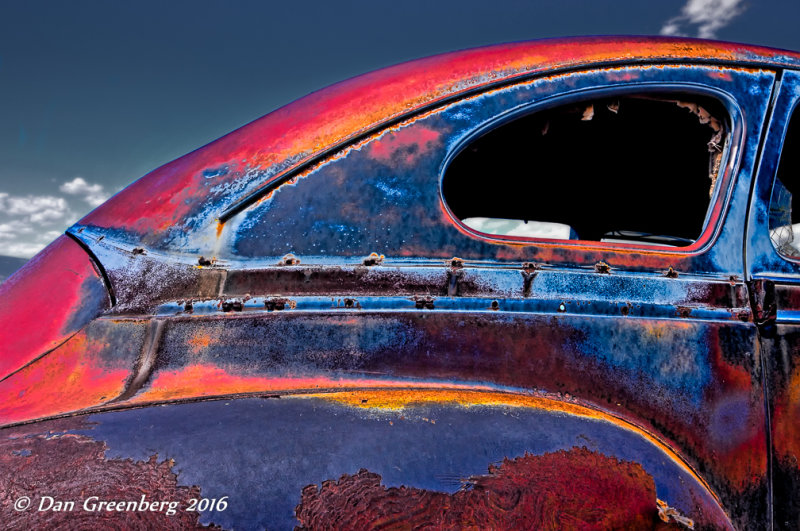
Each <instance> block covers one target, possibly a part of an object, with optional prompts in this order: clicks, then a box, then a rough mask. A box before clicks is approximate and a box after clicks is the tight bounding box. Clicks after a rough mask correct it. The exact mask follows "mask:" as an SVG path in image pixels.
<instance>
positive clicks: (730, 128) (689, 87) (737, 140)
mask: <svg viewBox="0 0 800 531" xmlns="http://www.w3.org/2000/svg"><path fill="white" fill-rule="evenodd" d="M631 66H635V65H628V66H627V68H630V67H631ZM687 66H695V65H687ZM697 66H700V67H702V68H718V69H724V68H725V67H724V66H719V67H716V66H714V65H697ZM583 72H587V73H590V72H598V70H596V69H588V70H585V71H583ZM570 75H574V72H569V73H565V74H560V75H557V76H553V78H554V79H555V78H559V77H565V76H566V77H568V76H570ZM609 81H610V82H609V83H607V84H597V85H595V86H590V87H581V88H578V89H575V90H572V91H569V92H558V93H556V94H552V95H549V96H547V97H545V98H543V99H541V100H537V101H535V102H530V103H528V104H525V105H523V106H521V107H517V108H514V109H510V110H508V111H506V112H504V113H501V114H499V115H497V116H495V117H494V118H493V119H491V120H488V121H486V122H484V123H482V124H481V125H480V126H479V127H477V128H475V129H474V130H473V131H472V132H471V133H470V134H469V135H467V136H465V137H464V138H462V139H461V140H460V141H459V142H458V143H457V144H455V145H454V146H453V147H452V148H451V149H450V151H449V152H448V154H447V156H446V157H445V158H444V160H443V162H442V165H441V167H440V169H439V196H440V201H441V204H442V208H443V209H444V211H445V212H446V213H447V215H448V216H449V217H450V219H451V220H452V222H453V223H455V224H456V226H457V227H458V228H459V230H461V231H463V232H465V233H467V234H469V235H470V236H472V237H474V238H477V239H479V240H483V241H487V242H493V243H502V244H512V245H526V246H528V245H535V246H541V247H563V248H574V249H585V250H596V251H603V250H608V251H616V250H618V251H641V252H658V253H669V254H678V255H687V254H688V255H699V254H703V253H705V252H706V251H708V250H709V249H710V248H711V247H712V246H713V245H714V243H715V242H716V240H717V238H718V236H719V233H720V232H721V229H722V225H723V222H724V219H725V215H726V213H727V210H728V209H727V207H728V205H729V203H730V201H731V196H732V195H733V191H734V188H735V181H736V178H737V175H738V170H739V164H740V162H741V161H740V160H739V159H740V157H739V154H740V153H741V152H742V148H743V145H744V142H745V137H746V135H745V129H746V127H745V122H744V116H743V112H742V109H741V107H740V105H739V103H738V102H737V100H736V97H735V95H733V94H730V93H729V92H726V91H724V90H722V89H721V88H718V87H711V86H708V85H703V84H700V83H698V82H692V81H685V82H681V81H675V80H665V81H663V82H660V81H650V82H631V83H630V84H614V83H613V80H609ZM647 93H650V94H660V95H661V94H664V95H666V94H668V93H674V94H675V95H676V96H678V95H684V96H688V95H692V94H696V95H699V96H703V97H708V98H713V99H715V100H716V101H717V102H718V103H719V104H720V105H721V106H722V107H723V108H724V109H725V110H726V111H727V116H725V117H724V119H725V120H724V121H725V126H726V128H727V142H726V146H725V149H724V151H723V154H722V159H721V162H720V166H719V174H718V176H717V180H716V182H715V186H714V191H713V193H712V195H711V197H710V198H709V203H708V207H707V209H706V214H705V218H704V221H703V229H702V231H701V233H700V235H699V236H698V238H697V239H696V240H695V242H694V243H693V244H691V245H687V246H681V247H674V246H668V245H657V244H650V243H642V242H636V241H632V242H630V243H627V242H626V243H622V242H602V241H596V240H580V239H578V240H562V239H549V238H532V237H524V236H505V235H497V234H487V233H483V232H480V231H477V230H475V229H473V228H471V227H469V226H468V225H466V224H464V223H463V222H462V221H461V220H460V219H459V218H458V217H457V216H456V215H455V214H454V213H453V211H452V210H451V209H450V207H449V205H448V204H447V201H446V199H445V197H444V193H443V186H442V183H443V180H444V176H445V173H446V172H447V169H448V168H449V166H450V164H451V163H452V161H453V160H454V159H455V158H456V157H457V156H458V155H459V154H460V153H461V152H462V151H463V150H464V149H466V148H467V147H469V145H471V143H472V142H473V141H475V140H477V139H478V138H480V137H481V136H482V135H484V134H486V133H489V132H491V131H493V130H495V129H498V128H501V127H503V126H504V125H506V124H508V123H511V122H513V121H514V120H516V119H519V118H523V117H525V116H530V115H533V114H536V113H538V112H541V111H547V110H551V109H554V108H557V107H561V106H565V105H570V104H576V103H581V102H586V101H588V100H593V99H601V98H609V97H615V96H631V95H638V94H647ZM537 221H546V220H537Z"/></svg>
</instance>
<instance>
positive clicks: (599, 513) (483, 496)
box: [295, 448, 680, 529]
mask: <svg viewBox="0 0 800 531" xmlns="http://www.w3.org/2000/svg"><path fill="white" fill-rule="evenodd" d="M295 513H296V516H297V518H298V520H300V523H301V527H300V528H299V529H383V528H387V527H388V528H395V527H397V528H403V529H417V528H425V529H463V528H475V529H680V527H678V526H677V525H675V524H672V523H667V522H664V521H662V519H661V518H660V517H659V515H660V512H659V505H658V504H657V499H656V492H655V483H654V481H653V478H652V477H651V476H650V475H649V474H648V473H647V472H645V471H644V469H643V468H642V467H641V466H640V465H639V464H637V463H631V462H627V461H619V460H617V459H615V458H613V457H607V456H605V455H603V454H601V453H598V452H593V451H590V450H588V449H586V448H573V449H571V450H568V451H566V450H561V451H558V452H553V453H548V454H543V455H538V456H537V455H528V454H526V455H524V456H522V457H518V458H516V459H513V460H512V459H505V460H504V461H503V463H502V465H500V466H499V467H498V466H490V467H489V473H488V474H487V475H485V476H473V477H471V478H469V479H468V480H467V481H465V484H464V487H463V488H462V489H461V490H459V491H458V492H456V493H455V494H447V493H443V492H435V491H429V490H424V489H418V488H414V487H390V488H386V487H384V486H383V485H381V476H380V475H378V474H375V473H372V472H369V471H368V470H365V469H361V470H360V471H359V472H358V473H356V474H354V475H348V474H345V475H343V476H342V477H341V478H340V479H339V480H338V481H333V480H329V481H325V482H323V483H322V487H321V488H318V487H317V485H309V486H307V487H305V488H304V489H303V491H302V498H301V501H300V504H299V505H298V506H297V508H296V510H295Z"/></svg>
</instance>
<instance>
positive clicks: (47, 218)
mask: <svg viewBox="0 0 800 531" xmlns="http://www.w3.org/2000/svg"><path fill="white" fill-rule="evenodd" d="M77 217H78V216H77V215H76V214H75V212H74V211H73V210H72V209H71V208H70V204H69V202H68V201H67V200H66V199H65V198H63V197H57V196H52V195H19V196H16V195H10V194H8V193H6V192H0V255H8V256H18V257H20V258H29V257H31V256H33V255H34V254H36V253H37V252H39V251H40V250H41V249H43V248H44V247H45V246H46V245H47V244H48V243H50V242H51V241H53V240H54V239H56V238H57V237H58V236H59V235H61V234H63V233H64V231H65V230H66V228H67V227H69V226H70V225H71V224H72V223H74V222H75V221H76V219H77Z"/></svg>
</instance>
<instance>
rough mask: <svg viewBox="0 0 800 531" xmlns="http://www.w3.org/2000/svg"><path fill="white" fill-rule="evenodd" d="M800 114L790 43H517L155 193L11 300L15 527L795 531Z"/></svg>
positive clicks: (98, 224) (319, 110)
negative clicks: (794, 140)
mask: <svg viewBox="0 0 800 531" xmlns="http://www.w3.org/2000/svg"><path fill="white" fill-rule="evenodd" d="M798 100H800V55H798V54H796V53H793V52H784V51H778V50H772V49H766V48H759V47H754V46H745V45H737V44H728V43H719V42H711V41H698V40H687V39H671V38H632V37H624V38H611V37H604V38H600V37H597V38H582V39H569V40H545V41H534V42H525V43H515V44H506V45H498V46H492V47H488V48H481V49H476V50H467V51H461V52H454V53H450V54H445V55H440V56H435V57H431V58H427V59H421V60H417V61H412V62H409V63H404V64H401V65H397V66H394V67H390V68H387V69H384V70H380V71H377V72H373V73H369V74H366V75H363V76H360V77H357V78H353V79H351V80H348V81H344V82H341V83H339V84H336V85H333V86H331V87H329V88H327V89H324V90H321V91H319V92H316V93H313V94H311V95H309V96H306V97H304V98H301V99H299V100H297V101H295V102H293V103H291V104H290V105H287V106H286V107H283V108H281V109H279V110H277V111H275V112H273V113H271V114H268V115H266V116H264V117H263V118H260V119H258V120H256V121H254V122H252V123H250V124H249V125H246V126H244V127H242V128H241V129H239V130H237V131H234V132H232V133H230V134H229V135H227V136H224V137H222V138H220V139H219V140H217V141H215V142H213V143H211V144H209V145H207V146H205V147H203V148H200V149H198V150H196V151H194V152H192V153H189V154H188V155H186V156H184V157H182V158H180V159H177V160H175V161H173V162H171V163H169V164H167V165H165V166H163V167H161V168H158V169H156V170H155V171H153V172H152V173H150V174H148V175H146V176H144V177H142V178H141V179H139V180H138V181H136V182H135V183H133V184H132V185H130V186H129V187H128V188H126V189H125V190H124V191H122V192H120V193H118V194H117V195H116V196H114V197H113V198H111V199H110V200H109V201H108V202H107V203H105V204H103V205H101V206H100V207H98V208H97V209H96V210H94V211H93V212H92V213H90V214H89V215H87V216H86V217H85V218H83V219H82V220H81V221H80V222H79V223H77V224H76V225H74V226H73V227H71V228H70V229H69V230H68V231H67V233H66V234H65V235H64V236H62V237H60V238H59V239H57V240H56V241H55V242H53V243H52V244H51V245H50V246H49V247H47V248H46V249H45V250H44V251H42V252H41V253H40V254H39V255H37V256H36V257H35V258H34V259H33V260H31V261H30V262H29V263H28V264H27V265H26V266H25V267H24V268H22V269H21V270H20V271H18V272H17V273H16V274H15V275H14V276H12V277H11V278H10V279H9V280H8V281H6V282H5V283H4V284H2V286H0V300H2V306H0V345H2V346H0V349H2V356H0V378H1V379H0V424H2V425H3V426H4V427H3V428H2V429H0V471H2V475H1V476H0V486H1V487H2V489H0V491H1V492H2V493H1V494H0V507H2V511H3V518H4V519H5V522H6V523H9V524H10V525H11V524H17V523H19V524H22V523H30V522H37V523H41V524H56V523H67V524H72V525H88V526H92V525H101V524H108V525H112V524H113V522H117V521H118V520H119V521H120V522H122V523H121V524H119V525H141V526H144V525H151V524H152V525H161V526H164V525H172V526H176V527H177V526H204V525H208V524H212V523H213V524H216V525H219V526H221V527H223V528H237V529H240V528H244V529H249V528H264V527H267V528H270V529H272V528H291V527H293V526H295V525H300V526H301V527H305V528H348V529H361V528H364V529H365V528H369V527H375V528H377V527H381V528H382V527H396V528H410V527H425V526H428V527H433V528H461V527H464V526H477V527H482V528H520V527H527V528H562V527H563V528H598V529H603V528H630V527H658V526H663V527H675V528H695V529H700V528H741V529H744V528H762V527H771V526H774V527H778V528H783V527H797V526H798V525H800V501H798V500H800V463H798V456H799V455H800V433H798V428H797V426H798V420H800V364H798V360H800V341H799V340H798V333H799V332H798V331H799V330H800V328H798V325H799V324H800V318H798V315H800V313H798V312H800V261H799V260H798V259H797V258H796V256H794V255H795V254H800V252H798V253H794V251H793V249H794V248H793V246H792V241H793V239H792V236H791V234H792V230H791V229H792V223H793V222H794V220H792V219H791V201H790V200H791V190H792V187H793V186H794V185H793V184H792V183H791V179H790V178H789V177H780V175H782V174H780V172H781V171H783V170H781V169H780V165H781V164H784V162H785V163H786V164H787V165H788V164H791V161H789V162H786V161H787V160H789V159H790V158H791V157H790V156H789V155H787V153H789V147H787V146H785V145H784V143H785V142H789V140H788V139H789V135H787V132H786V131H787V128H789V127H790V122H791V116H792V112H793V110H794V108H795V105H796V103H797V102H798ZM662 121H663V123H662ZM667 122H669V123H667ZM795 127H800V126H795ZM684 128H685V131H684ZM681 142H685V143H688V144H686V145H684V144H682V143H681ZM690 151H691V152H692V153H693V154H692V155H690V154H689V152H690ZM781 153H783V156H781ZM797 153H800V150H797ZM689 159H691V160H692V161H693V162H689ZM782 159H783V162H781V160H782ZM690 165H691V169H689V166H690ZM785 171H786V172H789V173H786V175H787V176H789V175H790V174H791V171H790V170H785ZM779 174H780V175H779ZM776 175H779V177H776ZM779 182H780V183H783V186H779V185H778V184H776V183H779ZM798 189H800V187H798ZM787 201H788V202H787ZM787 205H788V206H787ZM534 220H535V221H534ZM778 233H780V234H781V235H782V236H781V235H779V234H778ZM787 234H789V236H787ZM22 496H25V497H28V498H30V500H32V504H33V505H32V507H31V508H30V509H27V510H15V507H14V506H13V505H14V503H16V501H17V500H18V499H20V497H22ZM45 496H48V497H50V499H49V500H47V501H46V503H45V505H42V503H43V502H42V501H41V500H42V499H43V497H45ZM89 496H94V497H96V498H95V500H94V501H98V500H123V501H126V500H129V501H130V500H133V501H136V500H139V499H140V498H141V499H143V500H144V499H145V497H146V499H147V500H153V501H180V502H181V503H182V504H184V505H182V506H181V508H180V510H179V511H177V512H176V511H173V512H172V513H171V514H167V512H165V511H163V506H162V507H161V509H158V510H149V509H148V510H144V511H142V510H140V509H136V506H135V505H133V506H125V507H126V508H125V509H122V510H121V509H119V508H117V509H112V510H108V508H107V506H106V509H96V508H95V510H90V509H91V507H94V506H91V507H90V508H89V509H87V508H86V507H85V506H84V505H81V504H82V503H84V502H85V500H86V499H87V497H89ZM223 498H224V499H225V507H224V508H223V509H221V510H220V507H221V505H220V504H219V500H222V499H223ZM192 499H194V500H198V499H204V500H209V501H208V503H205V504H204V506H200V507H195V510H194V511H192V510H187V505H186V504H188V503H191V502H189V500H192ZM76 500H77V501H78V502H79V503H78V508H77V509H74V510H71V509H70V506H69V505H56V504H57V503H59V502H67V501H76ZM147 500H145V501H147ZM195 503H196V502H195ZM42 507H44V508H45V509H44V510H40V509H42ZM54 507H61V508H62V510H60V511H59V510H55V509H54ZM131 507H133V509H132V508H131ZM16 509H19V507H16ZM79 509H80V510H79Z"/></svg>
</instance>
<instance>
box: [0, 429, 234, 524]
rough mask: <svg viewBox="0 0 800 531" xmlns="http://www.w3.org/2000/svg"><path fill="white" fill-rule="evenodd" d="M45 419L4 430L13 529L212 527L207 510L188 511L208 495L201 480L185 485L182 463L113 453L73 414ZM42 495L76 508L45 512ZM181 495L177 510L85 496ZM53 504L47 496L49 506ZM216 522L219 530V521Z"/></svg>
mask: <svg viewBox="0 0 800 531" xmlns="http://www.w3.org/2000/svg"><path fill="white" fill-rule="evenodd" d="M46 426H47V427H48V428H50V430H49V431H47V430H43V425H41V424H39V425H32V426H21V427H19V428H12V429H6V430H3V431H2V435H0V512H2V514H3V515H4V518H3V527H4V528H7V529H62V528H63V529H100V528H102V529H176V530H177V529H208V528H209V527H205V526H203V525H201V524H200V523H199V521H198V518H199V513H197V512H192V511H186V510H185V509H186V507H187V506H188V504H189V500H190V499H191V498H199V497H200V488H199V487H196V486H194V487H181V486H178V477H177V475H176V474H175V472H173V470H172V468H173V466H174V464H175V463H174V462H173V461H172V460H171V459H164V460H162V461H160V462H159V460H158V456H157V455H153V456H151V457H150V459H148V460H147V461H132V460H130V459H106V458H105V452H106V449H107V448H106V445H105V443H103V442H99V441H95V440H93V439H91V438H90V437H87V436H85V435H76V434H71V433H67V431H68V430H73V429H81V428H86V427H88V426H87V425H86V423H85V422H83V421H81V420H75V419H69V420H62V421H55V422H49V423H47V424H46ZM22 496H28V497H29V498H30V499H31V501H32V506H31V508H30V509H28V510H26V511H16V510H14V508H13V504H14V502H15V501H16V500H18V499H19V498H20V497H22ZM42 496H51V497H53V498H54V500H55V501H56V502H59V501H60V502H67V501H74V502H75V505H74V509H72V510H64V511H60V512H56V511H53V510H43V511H38V510H37V509H38V507H39V504H40V503H41V500H42ZM90 496H97V499H98V500H109V501H118V500H124V501H130V502H134V501H135V502H141V500H142V496H145V500H146V501H148V502H153V501H159V502H160V501H162V500H163V501H170V502H178V503H177V505H176V506H173V507H175V512H174V513H173V514H167V507H166V506H165V507H164V510H163V511H149V510H142V511H139V510H135V511H127V510H123V511H116V510H114V511H107V510H100V511H94V512H90V511H85V510H83V503H84V501H85V500H86V499H87V498H89V497H90ZM47 503H49V502H48V501H45V506H46V505H47ZM210 528H212V529H219V528H218V527H216V526H214V525H213V524H212V525H211V526H210Z"/></svg>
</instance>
